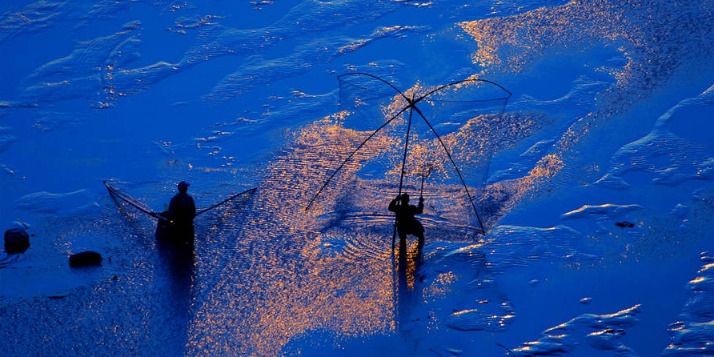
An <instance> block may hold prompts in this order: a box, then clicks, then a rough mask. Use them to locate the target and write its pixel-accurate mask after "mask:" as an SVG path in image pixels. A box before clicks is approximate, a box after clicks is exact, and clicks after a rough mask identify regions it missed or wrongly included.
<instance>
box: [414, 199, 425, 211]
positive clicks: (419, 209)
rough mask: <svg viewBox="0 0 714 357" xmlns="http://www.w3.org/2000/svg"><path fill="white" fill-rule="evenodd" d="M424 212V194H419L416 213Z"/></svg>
mask: <svg viewBox="0 0 714 357" xmlns="http://www.w3.org/2000/svg"><path fill="white" fill-rule="evenodd" d="M422 213H424V196H419V205H418V206H417V209H416V212H415V214H422Z"/></svg>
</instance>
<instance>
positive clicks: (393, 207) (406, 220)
mask: <svg viewBox="0 0 714 357" xmlns="http://www.w3.org/2000/svg"><path fill="white" fill-rule="evenodd" d="M389 210H390V211H392V212H394V213H396V214H397V233H399V243H400V245H402V244H405V242H406V239H407V234H411V235H415V236H417V238H419V244H418V245H417V251H418V252H419V254H420V255H421V252H422V248H423V247H424V226H422V225H421V223H420V222H419V221H418V220H417V219H416V218H415V217H414V215H417V214H422V213H424V196H420V197H419V205H418V206H414V205H410V204H409V195H408V194H406V193H404V194H401V195H397V197H396V198H395V199H393V200H392V202H390V203H389Z"/></svg>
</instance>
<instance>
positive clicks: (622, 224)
mask: <svg viewBox="0 0 714 357" xmlns="http://www.w3.org/2000/svg"><path fill="white" fill-rule="evenodd" d="M615 225H616V226H618V227H621V228H632V227H634V226H635V224H634V223H632V222H627V221H622V222H617V223H615Z"/></svg>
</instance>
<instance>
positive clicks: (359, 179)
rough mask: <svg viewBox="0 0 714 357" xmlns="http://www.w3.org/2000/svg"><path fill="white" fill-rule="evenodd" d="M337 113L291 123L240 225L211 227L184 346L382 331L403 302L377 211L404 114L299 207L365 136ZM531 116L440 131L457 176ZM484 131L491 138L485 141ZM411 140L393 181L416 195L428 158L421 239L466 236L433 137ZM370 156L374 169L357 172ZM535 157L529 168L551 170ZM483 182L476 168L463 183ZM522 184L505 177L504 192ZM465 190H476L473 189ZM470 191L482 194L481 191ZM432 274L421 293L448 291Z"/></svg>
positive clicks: (467, 216)
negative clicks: (205, 278)
mask: <svg viewBox="0 0 714 357" xmlns="http://www.w3.org/2000/svg"><path fill="white" fill-rule="evenodd" d="M347 115H348V113H346V112H342V113H338V114H336V115H334V116H332V117H327V118H324V119H323V120H320V121H317V122H315V123H313V124H311V125H309V126H307V127H306V128H303V129H302V130H301V131H300V132H299V133H297V134H296V136H295V138H294V139H293V144H292V145H291V146H290V147H289V148H286V149H284V150H283V151H282V152H281V153H280V154H279V155H278V157H277V158H276V159H275V160H274V161H273V162H272V163H271V164H270V165H269V166H268V167H267V169H266V173H265V178H264V181H263V183H262V184H261V185H260V186H259V187H258V191H257V193H256V196H255V197H254V198H253V202H254V203H255V204H254V205H253V206H252V208H251V210H250V211H248V212H245V217H243V219H244V222H245V223H244V224H243V226H242V227H240V228H238V229H235V230H231V231H228V233H221V231H222V230H219V229H216V230H212V231H215V232H216V234H231V235H233V236H231V237H223V238H224V239H226V240H230V241H232V242H234V245H233V246H231V247H227V249H226V251H225V252H223V254H228V257H227V258H223V260H222V261H220V260H217V261H214V262H213V263H214V264H215V265H218V266H206V267H205V268H206V269H208V270H209V271H211V270H212V271H213V272H215V274H213V273H211V274H213V275H215V276H216V278H215V279H216V282H215V284H214V285H213V287H212V288H211V289H210V291H207V292H206V295H207V297H205V299H203V298H202V300H203V301H202V302H201V303H200V306H197V309H196V310H197V311H196V316H195V318H194V319H193V322H192V324H191V326H190V330H189V352H191V353H196V354H211V353H213V352H226V351H230V353H235V354H239V355H278V354H279V353H280V352H281V350H282V349H283V348H284V347H285V346H286V345H288V344H289V343H290V341H291V340H293V339H295V338H302V337H305V336H306V335H309V334H311V333H317V332H318V331H328V332H330V333H332V334H334V335H335V336H340V337H342V338H346V337H356V336H368V335H375V334H389V333H393V332H394V331H395V329H396V328H397V327H398V326H399V325H400V320H401V319H402V318H405V315H406V314H407V312H405V310H404V309H405V306H407V301H411V300H409V299H407V300H404V296H401V295H399V294H398V291H402V290H404V289H407V290H408V291H411V290H413V289H414V286H415V280H414V276H415V275H414V274H415V270H416V266H415V265H414V262H415V257H414V253H413V252H412V253H409V254H408V257H409V258H408V259H406V262H407V263H406V264H405V269H406V270H405V269H402V270H400V271H399V274H398V275H399V277H398V278H397V276H396V275H395V270H394V263H395V260H394V259H395V258H394V257H393V256H392V239H393V227H394V223H393V222H394V221H393V216H392V215H391V214H389V212H388V211H387V209H386V207H387V205H388V203H389V201H390V200H391V199H392V198H393V196H394V195H396V193H397V183H398V182H399V173H400V169H399V167H400V165H401V154H400V152H401V150H403V144H404V142H403V135H404V134H403V133H404V126H405V123H404V120H399V121H395V122H394V123H392V124H393V125H390V126H387V127H385V129H384V130H383V131H382V132H380V133H379V134H377V135H375V136H374V137H373V138H372V139H371V140H370V141H369V142H368V143H367V144H366V145H364V147H362V149H361V150H359V151H358V152H357V154H356V155H355V156H354V157H353V158H352V160H351V161H349V162H348V163H347V164H346V165H345V166H344V167H343V169H342V171H341V172H340V173H339V175H337V176H335V179H334V180H333V182H331V183H330V185H328V186H327V187H326V188H325V190H324V192H323V193H322V194H321V196H320V197H318V199H316V200H315V203H314V205H313V206H311V208H310V209H309V210H305V207H306V205H307V203H308V202H309V200H310V198H311V197H312V195H314V193H315V192H316V191H317V190H318V189H319V187H320V185H321V184H322V183H323V182H324V180H325V179H326V178H327V175H328V174H329V173H330V172H331V171H332V170H334V169H335V168H336V167H338V166H339V164H340V163H341V162H342V160H344V159H345V158H346V157H347V156H348V155H349V153H350V152H351V150H353V149H354V148H355V147H357V146H358V145H359V143H360V142H362V141H363V140H364V139H365V138H366V137H367V136H368V135H369V132H358V131H355V130H351V129H347V128H345V127H343V126H342V124H341V123H342V121H343V120H344V118H345V116H347ZM542 119H543V118H538V117H532V116H526V117H520V116H514V115H505V116H504V115H500V116H498V115H484V116H479V117H476V118H474V119H472V120H471V121H469V122H468V123H467V125H464V126H463V127H462V128H461V129H460V130H458V131H456V132H454V133H451V134H448V135H445V136H444V137H443V139H444V142H445V143H448V145H450V148H451V149H452V150H453V153H454V157H456V158H457V160H459V163H463V164H464V165H466V167H471V168H474V169H472V170H470V171H467V172H468V174H469V175H472V176H478V175H480V173H479V172H480V171H478V170H476V169H475V168H477V167H479V166H483V162H480V160H481V159H483V158H484V157H487V156H489V155H490V151H491V150H492V149H493V148H494V147H498V146H499V145H508V144H509V143H510V142H511V141H512V140H517V138H518V137H520V136H523V135H527V134H528V133H529V132H530V131H531V130H534V129H536V128H537V127H538V126H539V125H542ZM495 133H498V138H499V139H500V140H502V142H493V141H490V140H491V137H492V136H491V135H495ZM412 140H413V142H412V149H411V150H410V151H409V152H408V155H407V166H408V168H407V171H408V172H407V176H406V177H405V184H404V190H405V191H408V192H410V193H412V194H413V197H414V198H415V199H416V197H418V194H417V193H418V192H419V190H420V183H421V182H420V177H419V176H418V175H417V172H418V170H420V169H421V168H420V167H418V165H419V163H421V162H424V161H425V160H429V161H430V162H433V163H434V165H435V167H434V174H433V175H432V176H430V177H429V180H428V181H426V182H425V184H424V195H425V199H426V207H427V208H426V210H425V211H426V212H425V214H424V215H423V216H422V217H421V221H422V222H423V224H424V226H425V228H426V230H427V237H426V241H427V244H429V241H435V240H441V241H452V242H473V241H474V239H477V238H478V237H477V235H476V234H475V233H477V229H476V227H477V226H476V223H475V222H476V219H475V217H474V214H473V213H472V212H470V211H469V209H470V204H469V203H468V200H467V196H466V195H465V193H464V190H463V187H461V185H460V184H459V183H458V182H457V181H455V180H454V176H455V175H454V172H453V171H452V169H451V168H450V167H449V166H448V165H446V164H445V162H446V160H447V158H446V155H445V153H444V151H443V149H442V148H441V147H440V146H438V145H437V144H438V143H437V142H436V141H435V139H434V138H426V137H425V138H420V137H419V136H417V135H415V136H414V138H412ZM375 162H376V163H377V164H378V166H377V169H373V170H372V171H370V172H369V173H368V174H364V172H362V170H363V169H364V168H365V167H366V166H367V165H369V164H371V163H375ZM474 162H476V163H474ZM468 165H472V166H468ZM543 167H544V168H541V169H539V170H538V171H537V172H535V171H534V172H535V173H534V176H544V175H545V174H544V172H545V171H544V170H548V169H552V168H553V166H552V165H545V166H543ZM546 168H547V169H546ZM380 175H381V176H380ZM484 181H485V178H483V177H481V178H477V179H476V180H471V181H470V182H471V183H473V184H474V185H479V184H481V185H482V184H483V183H484ZM532 184H533V182H532V181H531V182H528V183H527V184H525V183H524V184H518V183H515V184H513V186H517V187H518V189H514V192H517V191H518V190H523V189H524V187H526V186H529V185H532ZM470 189H471V190H474V192H476V190H475V187H471V188H470ZM502 189H503V188H502V187H498V190H502ZM479 194H480V195H481V196H485V195H488V190H483V191H481V192H480V193H479ZM521 194H522V192H521ZM518 197H520V196H519V195H511V198H518ZM499 204H500V203H499ZM499 214H500V213H499V211H493V212H491V214H490V216H489V219H488V220H487V221H488V222H489V223H488V224H490V225H492V224H494V223H495V221H496V220H497V218H498V216H499ZM219 254H220V253H219ZM209 264H211V263H209ZM438 281H439V283H440V284H441V285H440V286H439V287H438V288H434V289H431V290H429V291H430V292H429V296H432V297H433V296H435V295H438V294H439V291H442V292H443V291H446V290H447V289H448V286H447V285H448V279H447V278H446V276H445V277H444V279H439V280H438ZM397 295H399V296H397ZM410 299H411V298H410ZM400 315H402V316H400Z"/></svg>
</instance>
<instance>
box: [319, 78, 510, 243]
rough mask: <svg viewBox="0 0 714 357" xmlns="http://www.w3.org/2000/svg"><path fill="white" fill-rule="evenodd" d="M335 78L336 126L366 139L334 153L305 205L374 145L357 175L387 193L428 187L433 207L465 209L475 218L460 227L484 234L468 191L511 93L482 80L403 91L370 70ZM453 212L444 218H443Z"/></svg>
mask: <svg viewBox="0 0 714 357" xmlns="http://www.w3.org/2000/svg"><path fill="white" fill-rule="evenodd" d="M338 80H339V93H340V105H341V106H342V107H343V108H344V110H345V111H346V112H347V115H344V116H341V119H340V120H341V122H340V125H342V126H344V128H345V129H347V130H354V131H355V132H361V133H364V140H363V141H362V142H361V143H360V144H359V145H357V146H356V147H355V148H350V149H349V151H347V150H346V151H345V152H344V153H337V154H338V155H340V156H341V161H340V162H341V163H340V164H339V165H337V166H336V167H335V168H334V169H333V170H332V171H331V173H330V176H329V177H328V178H327V179H326V180H325V182H324V184H323V185H322V187H320V189H319V190H318V191H317V192H316V193H315V195H314V196H313V197H312V199H311V200H310V202H309V203H308V206H307V208H306V209H310V207H311V206H312V204H313V203H314V202H315V200H316V199H317V198H318V196H320V194H321V193H322V192H323V190H324V189H325V188H326V187H327V186H328V185H329V184H330V182H332V181H333V179H335V178H336V177H338V176H339V173H340V171H342V169H343V168H344V167H345V165H347V164H349V163H350V162H351V161H353V160H354V159H355V156H356V155H357V153H359V152H360V151H362V150H372V151H375V152H378V154H376V155H374V156H373V158H372V159H370V160H369V162H366V163H364V164H363V166H362V167H361V169H359V170H358V172H357V175H358V176H360V175H361V177H362V178H364V179H369V180H373V181H374V182H375V184H377V185H381V187H380V188H378V189H383V190H385V191H387V192H384V194H385V195H390V196H391V195H393V194H401V193H403V192H409V193H410V194H415V193H417V194H424V190H425V187H426V190H427V193H426V194H425V195H428V196H429V198H430V200H431V203H432V207H435V208H436V210H437V211H438V210H439V207H442V208H443V207H447V206H449V207H450V208H449V210H450V209H451V208H453V206H464V207H470V208H469V211H470V213H469V214H468V215H466V216H469V217H471V218H475V220H471V221H473V222H459V223H458V224H460V225H473V226H477V227H478V229H479V230H480V232H481V233H485V231H486V230H485V228H484V225H483V222H482V219H481V217H480V214H479V209H478V207H477V202H476V200H475V197H474V195H473V192H474V191H475V188H477V187H482V186H483V185H484V184H485V181H486V175H487V173H488V166H489V163H490V158H491V155H492V149H491V147H490V143H491V142H492V140H489V136H491V135H494V130H493V128H494V125H493V123H494V122H498V121H499V118H500V117H501V116H502V115H503V113H504V111H505V107H506V105H507V103H508V99H509V98H510V96H511V92H509V91H508V90H507V89H505V88H504V87H503V86H501V85H499V84H497V83H495V82H492V81H489V80H485V79H480V78H467V79H464V80H460V81H455V82H451V83H448V84H444V85H439V86H427V85H423V84H415V85H413V86H412V87H410V88H407V89H405V90H400V89H399V88H397V87H396V86H395V85H394V84H392V83H391V82H389V81H387V80H384V79H382V78H380V77H377V76H375V75H372V74H369V73H349V74H343V75H340V76H339V77H338ZM374 145H382V146H385V147H380V148H374V147H373V146H374ZM380 172H381V175H382V176H381V177H379V173H380ZM375 173H376V174H375ZM425 182H426V185H425ZM457 192H458V193H457ZM457 196H458V197H457ZM390 198H391V197H390ZM444 209H446V208H444ZM443 212H446V211H443ZM450 214H451V213H450ZM450 214H447V215H446V216H444V217H442V218H443V219H446V220H448V219H450V218H449V217H448V216H449V215H450ZM457 215H458V214H457Z"/></svg>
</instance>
